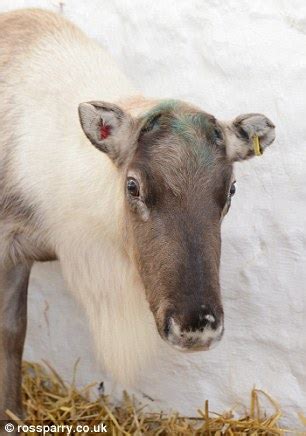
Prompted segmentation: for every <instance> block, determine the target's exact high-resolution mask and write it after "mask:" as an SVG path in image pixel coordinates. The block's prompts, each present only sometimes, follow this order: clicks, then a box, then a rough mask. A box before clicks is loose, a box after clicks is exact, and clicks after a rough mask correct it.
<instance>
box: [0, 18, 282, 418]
mask: <svg viewBox="0 0 306 436" xmlns="http://www.w3.org/2000/svg"><path fill="white" fill-rule="evenodd" d="M0 120H1V124H0V156H1V157H0V244H1V246H0V418H1V419H5V418H7V415H6V413H5V411H6V409H10V410H11V411H13V412H14V413H16V414H17V415H20V414H21V413H22V406H21V394H20V390H21V387H20V386H21V360H22V352H23V346H24V339H25V332H26V321H27V288H28V281H29V276H30V271H31V266H32V264H33V262H37V261H40V262H41V261H51V260H59V262H60V264H61V267H62V272H63V275H64V278H65V280H66V282H67V286H68V287H69V288H70V289H71V291H72V292H73V293H74V294H75V296H76V298H77V299H78V300H79V301H80V302H81V304H82V305H83V307H84V310H85V314H86V316H87V317H88V319H89V323H90V325H91V329H92V332H93V337H94V340H95V345H96V349H97V354H98V355H99V356H100V358H101V359H102V360H103V363H104V365H105V368H106V369H107V370H109V371H110V372H111V373H112V374H113V375H114V377H115V378H116V379H117V380H121V381H122V380H123V381H129V380H132V379H133V375H134V374H135V373H136V372H137V371H138V370H139V368H142V367H143V366H145V364H146V362H147V361H148V360H149V359H151V357H152V354H153V353H154V352H155V350H156V348H157V347H158V346H159V340H160V337H161V338H162V339H163V340H164V341H166V342H167V343H168V344H169V346H172V347H175V348H176V349H178V350H180V351H201V350H208V349H209V348H211V347H212V346H213V344H215V343H217V342H218V341H219V340H220V339H221V337H222V335H223V331H224V322H223V308H222V301H221V294H220V285H219V263H220V250H221V238H220V226H221V222H222V218H223V217H224V215H225V214H226V213H227V211H228V209H229V207H230V203H231V197H232V196H233V194H234V191H235V187H234V179H233V163H234V162H235V161H238V160H239V161H242V160H245V159H249V158H252V157H253V156H254V154H255V152H254V147H253V141H254V140H257V141H259V143H260V150H261V152H263V151H264V150H265V148H266V147H267V146H269V145H270V144H271V143H272V142H273V140H274V138H275V133H274V130H275V128H274V125H273V123H272V122H271V121H270V120H269V119H268V118H267V117H265V116H264V115H261V114H255V113H251V114H246V115H240V116H238V117H237V118H235V119H234V120H233V121H230V122H225V121H219V120H217V119H216V118H215V117H214V116H212V115H210V114H208V113H206V112H204V111H203V110H202V109H200V108H197V107H195V106H193V105H191V104H188V103H185V102H182V101H177V100H152V99H146V98H144V97H141V96H139V94H138V93H137V91H135V90H134V88H133V86H132V85H131V84H130V83H129V81H128V80H127V79H126V78H125V77H124V76H123V75H122V73H121V72H120V71H119V69H118V68H117V66H116V65H115V64H114V62H113V61H112V59H111V58H110V57H109V55H108V54H107V53H106V52H105V51H104V50H103V49H102V48H101V47H100V46H99V45H98V44H97V43H95V42H94V41H92V40H91V39H89V38H88V37H86V36H85V35H84V34H83V33H82V32H81V31H80V30H79V29H78V28H77V27H75V26H74V25H73V24H72V23H70V22H68V21H66V20H65V19H64V18H62V17H60V16H57V15H56V14H53V13H51V12H47V11H42V10H37V9H28V10H20V11H14V12H9V13H4V14H2V15H0Z"/></svg>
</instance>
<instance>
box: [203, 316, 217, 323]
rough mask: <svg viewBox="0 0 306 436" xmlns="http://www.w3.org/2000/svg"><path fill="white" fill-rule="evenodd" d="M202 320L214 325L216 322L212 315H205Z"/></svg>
mask: <svg viewBox="0 0 306 436" xmlns="http://www.w3.org/2000/svg"><path fill="white" fill-rule="evenodd" d="M204 318H205V319H206V320H207V321H208V322H209V323H210V324H212V323H214V322H215V321H216V318H215V317H214V315H210V314H209V313H208V314H207V315H205V316H204Z"/></svg>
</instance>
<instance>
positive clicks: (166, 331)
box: [164, 316, 171, 337]
mask: <svg viewBox="0 0 306 436" xmlns="http://www.w3.org/2000/svg"><path fill="white" fill-rule="evenodd" d="M170 328H171V317H170V316H168V317H167V318H166V321H165V325H164V335H165V336H166V337H168V335H169V333H170Z"/></svg>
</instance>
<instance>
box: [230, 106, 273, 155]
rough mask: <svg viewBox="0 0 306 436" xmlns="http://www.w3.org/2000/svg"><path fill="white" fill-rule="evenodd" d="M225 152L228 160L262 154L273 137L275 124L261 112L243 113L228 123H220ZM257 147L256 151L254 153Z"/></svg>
mask: <svg viewBox="0 0 306 436" xmlns="http://www.w3.org/2000/svg"><path fill="white" fill-rule="evenodd" d="M222 125H223V128H224V133H225V141H226V153H227V156H228V159H229V160H230V161H237V160H243V159H249V158H251V157H253V156H255V155H256V154H262V153H263V152H264V150H265V148H266V147H268V146H269V145H270V144H272V142H273V141H274V139H275V126H274V124H273V123H272V121H270V120H269V118H267V117H266V116H265V115H262V114H245V115H240V116H239V117H237V118H235V119H234V121H232V122H230V123H222ZM256 148H257V153H256Z"/></svg>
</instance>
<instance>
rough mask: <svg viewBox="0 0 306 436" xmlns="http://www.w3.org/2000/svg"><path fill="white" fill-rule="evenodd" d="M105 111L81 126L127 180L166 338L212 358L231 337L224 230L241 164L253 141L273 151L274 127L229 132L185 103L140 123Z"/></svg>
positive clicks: (247, 122)
mask: <svg viewBox="0 0 306 436" xmlns="http://www.w3.org/2000/svg"><path fill="white" fill-rule="evenodd" d="M105 107H106V106H105V105H104V104H100V103H99V104H97V103H91V104H86V103H85V104H83V105H81V106H80V116H81V122H82V125H83V128H84V130H85V133H86V134H87V136H88V137H89V139H90V140H91V141H92V142H93V143H94V145H95V146H97V147H99V148H100V149H102V150H103V151H106V152H107V153H108V154H109V155H110V156H111V157H112V159H113V160H114V162H115V163H116V164H117V166H118V167H121V170H122V171H124V174H125V186H124V187H123V189H124V190H125V208H126V217H127V232H128V240H129V243H130V245H131V247H130V248H131V252H132V256H133V258H134V261H135V262H136V265H137V268H138V271H139V274H140V277H141V279H142V281H143V284H144V288H145V292H146V298H147V300H148V302H149V305H150V308H151V311H152V313H153V315H154V318H155V321H156V326H157V329H158V332H159V334H160V335H161V337H162V338H163V339H165V340H166V341H167V342H168V343H170V344H171V345H173V346H175V347H176V348H178V349H180V350H188V351H194V350H205V349H208V348H209V347H210V346H211V345H212V344H213V343H214V342H216V341H218V340H220V339H221V337H222V334H223V308H222V302H221V294H220V285H219V263H220V251H221V238H220V226H221V221H222V218H223V216H224V215H225V214H226V213H227V211H228V209H229V206H230V202H231V197H232V195H233V193H234V185H233V176H232V162H233V161H234V160H241V159H246V158H248V157H251V156H253V155H254V151H253V148H252V139H253V136H254V135H257V136H258V137H260V138H261V147H262V148H265V147H266V146H267V145H269V144H270V143H271V142H272V141H273V139H274V126H273V124H272V123H271V122H270V121H269V120H268V119H267V118H266V117H264V116H263V115H258V114H250V115H245V116H241V117H239V118H237V119H236V120H235V121H234V122H233V123H220V122H218V121H217V120H216V119H215V118H214V117H213V116H211V115H209V114H206V113H205V112H202V111H201V110H199V109H197V108H194V107H191V106H189V105H187V104H185V103H181V102H178V101H170V102H169V101H168V102H162V103H161V104H159V105H158V106H156V107H155V108H153V109H152V110H151V111H150V112H149V113H147V114H146V115H144V116H143V117H141V118H139V119H137V120H135V119H132V118H131V117H130V116H128V115H126V114H124V113H123V112H122V111H121V109H119V108H117V107H112V108H111V109H109V107H107V110H106V112H105ZM112 117H114V118H113V119H112ZM87 126H90V129H91V130H90V129H89V128H88V127H87ZM106 126H107V127H106ZM104 132H106V133H104ZM103 136H105V137H103Z"/></svg>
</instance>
